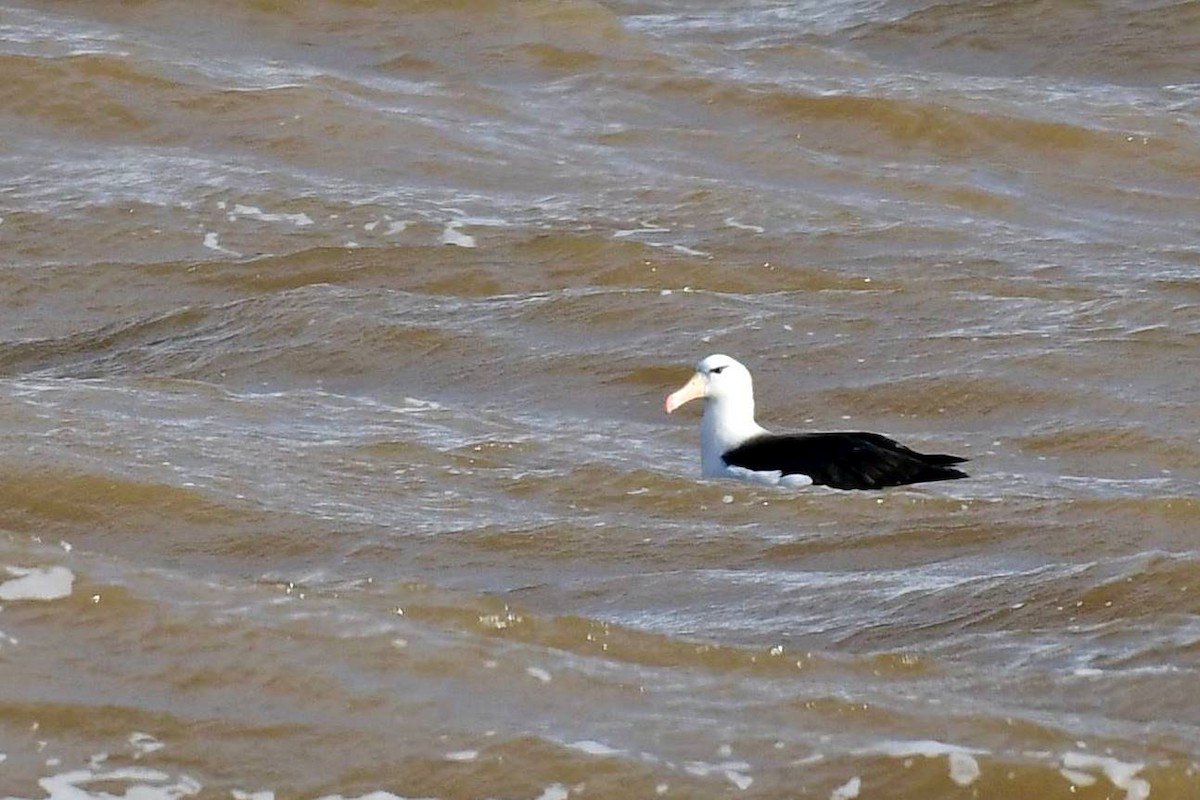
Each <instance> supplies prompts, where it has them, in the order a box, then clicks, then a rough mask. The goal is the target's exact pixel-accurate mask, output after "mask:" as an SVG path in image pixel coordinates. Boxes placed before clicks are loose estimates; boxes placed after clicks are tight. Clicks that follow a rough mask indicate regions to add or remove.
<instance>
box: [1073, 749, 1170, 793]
mask: <svg viewBox="0 0 1200 800" xmlns="http://www.w3.org/2000/svg"><path fill="white" fill-rule="evenodd" d="M1062 764H1063V768H1064V769H1066V770H1069V771H1071V772H1082V771H1084V770H1097V769H1098V770H1100V772H1102V773H1103V774H1104V777H1106V778H1108V779H1109V781H1111V782H1112V785H1113V786H1115V787H1117V788H1118V789H1123V790H1125V800H1146V798H1148V797H1149V796H1150V782H1149V781H1147V780H1145V779H1143V778H1139V777H1137V774H1138V773H1139V772H1141V771H1142V769H1143V768H1144V767H1145V766H1146V765H1145V764H1142V763H1137V762H1129V761H1118V760H1117V759H1115V758H1108V757H1105V756H1094V755H1091V754H1090V753H1066V754H1064V755H1063V757H1062ZM1068 780H1069V779H1068Z"/></svg>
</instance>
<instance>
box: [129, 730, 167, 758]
mask: <svg viewBox="0 0 1200 800" xmlns="http://www.w3.org/2000/svg"><path fill="white" fill-rule="evenodd" d="M129 744H130V746H131V747H133V749H134V751H135V752H134V755H133V757H134V758H141V757H142V756H144V755H148V754H150V753H153V752H156V751H158V750H162V749H163V748H164V747H166V745H165V744H163V743H162V742H160V741H159V740H158V739H155V738H154V737H153V736H151V735H150V734H148V733H142V732H141V731H134V732H133V733H132V734H130V735H129Z"/></svg>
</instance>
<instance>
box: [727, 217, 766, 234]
mask: <svg viewBox="0 0 1200 800" xmlns="http://www.w3.org/2000/svg"><path fill="white" fill-rule="evenodd" d="M725 224H726V225H728V226H729V227H731V228H737V229H738V230H743V231H753V232H754V233H765V232H766V230H767V229H766V228H764V227H762V226H761V225H747V224H746V223H745V222H738V221H737V220H736V219H734V218H733V217H726V218H725Z"/></svg>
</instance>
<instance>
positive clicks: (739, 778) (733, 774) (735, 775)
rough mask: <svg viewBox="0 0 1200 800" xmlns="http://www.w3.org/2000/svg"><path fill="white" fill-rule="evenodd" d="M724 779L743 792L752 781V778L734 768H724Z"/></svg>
mask: <svg viewBox="0 0 1200 800" xmlns="http://www.w3.org/2000/svg"><path fill="white" fill-rule="evenodd" d="M725 779H726V780H728V781H729V782H730V783H732V784H733V785H734V786H736V787H737V788H739V789H741V790H742V791H743V792H744V791H746V790H747V789H749V788H750V784H752V783H754V778H751V777H750V776H749V775H747V774H746V773H744V772H739V771H737V770H736V769H727V770H725Z"/></svg>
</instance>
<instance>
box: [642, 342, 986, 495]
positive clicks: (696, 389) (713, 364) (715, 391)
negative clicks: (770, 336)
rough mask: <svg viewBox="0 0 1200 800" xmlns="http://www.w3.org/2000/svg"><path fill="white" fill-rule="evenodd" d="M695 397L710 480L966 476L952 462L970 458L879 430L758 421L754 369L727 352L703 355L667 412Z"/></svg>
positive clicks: (806, 482)
mask: <svg viewBox="0 0 1200 800" xmlns="http://www.w3.org/2000/svg"><path fill="white" fill-rule="evenodd" d="M698 399H703V400H704V418H703V419H702V420H701V421H700V465H701V473H702V474H703V475H704V477H706V478H740V479H742V480H749V481H754V482H756V483H766V484H770V485H775V486H787V487H794V486H811V485H818V486H832V487H833V488H835V489H883V488H885V487H888V486H903V485H905V484H909V483H924V482H927V481H947V480H954V479H955V478H965V477H967V473H965V472H963V471H961V470H958V469H955V468H954V467H952V466H951V465H952V464H961V463H962V462H964V461H966V460H967V459H965V458H961V457H959V456H951V455H943V454H939V453H932V454H931V453H918V452H917V451H916V450H912V449H910V448H908V447H905V446H904V445H902V444H900V443H899V442H897V441H894V440H893V439H889V438H888V437H886V436H883V435H882V434H878V433H866V432H863V431H836V432H829V433H792V434H774V433H771V432H770V431H768V430H767V429H766V428H763V427H762V426H760V425H759V424H758V423H757V422H755V421H754V384H753V381H752V380H751V378H750V370H748V369H746V367H745V366H743V365H742V364H741V363H740V362H738V361H736V360H735V359H732V358H730V357H729V356H726V355H720V354H717V355H711V356H708V357H707V358H703V359H701V360H700V361H699V363H697V364H696V373H695V374H694V375H692V377H691V379H690V380H689V381H688V382H687V383H685V384H684V385H683V386H681V387H680V388H679V390H678V391H675V392H672V393H671V394H669V395H667V399H666V400H665V401H664V403H663V408H664V409H665V410H666V412H667V413H668V414H670V413H671V412H673V411H674V410H675V409H677V408H679V407H680V406H682V405H683V404H684V403H688V402H691V401H692V400H698Z"/></svg>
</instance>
